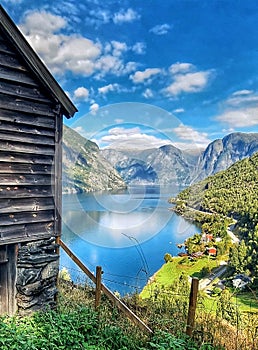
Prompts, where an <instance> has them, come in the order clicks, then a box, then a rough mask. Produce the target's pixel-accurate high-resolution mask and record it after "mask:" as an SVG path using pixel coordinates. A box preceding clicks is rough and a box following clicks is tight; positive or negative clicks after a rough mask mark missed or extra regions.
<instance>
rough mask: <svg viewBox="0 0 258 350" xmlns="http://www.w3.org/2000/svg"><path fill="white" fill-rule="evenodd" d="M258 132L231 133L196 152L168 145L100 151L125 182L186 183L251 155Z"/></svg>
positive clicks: (257, 147) (195, 180) (182, 184)
mask: <svg viewBox="0 0 258 350" xmlns="http://www.w3.org/2000/svg"><path fill="white" fill-rule="evenodd" d="M257 151H258V133H232V134H229V135H227V136H225V137H224V138H223V139H218V140H215V141H213V142H211V143H210V144H209V145H208V146H207V148H206V149H205V150H204V151H203V152H201V153H200V154H197V153H196V152H195V153H194V152H191V151H183V150H180V149H178V148H176V147H174V146H172V145H165V146H162V147H159V148H157V149H147V150H142V151H139V150H121V149H120V150H115V149H104V150H102V151H101V154H102V155H103V157H104V158H106V159H107V160H108V161H109V162H110V163H111V164H112V165H113V167H114V168H115V169H116V170H117V171H118V172H119V174H120V175H121V177H122V178H123V179H124V181H125V182H126V183H127V184H159V185H172V184H173V185H178V186H187V185H189V184H191V183H195V182H197V181H199V180H201V179H204V178H205V177H207V176H210V175H213V174H215V173H217V172H219V171H221V170H225V169H227V168H228V167H229V166H231V165H232V164H234V163H235V162H237V161H238V160H241V159H244V158H246V157H249V156H251V155H253V154H254V153H255V152H257Z"/></svg>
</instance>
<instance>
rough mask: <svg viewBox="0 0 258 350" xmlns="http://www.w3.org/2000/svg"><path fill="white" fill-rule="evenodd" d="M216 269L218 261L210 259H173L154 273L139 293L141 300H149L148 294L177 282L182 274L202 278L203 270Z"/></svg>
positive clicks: (206, 257)
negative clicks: (158, 287) (157, 288)
mask: <svg viewBox="0 0 258 350" xmlns="http://www.w3.org/2000/svg"><path fill="white" fill-rule="evenodd" d="M216 267H218V261H217V260H216V259H215V258H212V257H208V256H205V257H202V258H200V259H197V260H192V261H191V260H189V259H188V258H187V257H175V258H173V260H172V261H169V262H167V263H166V264H164V265H163V266H162V267H161V268H160V270H159V271H158V272H156V273H155V275H154V276H153V278H152V279H151V281H150V283H149V284H148V285H147V286H145V288H144V289H143V291H142V292H141V294H140V296H141V298H143V299H145V298H149V297H150V293H151V291H152V290H153V289H155V287H156V286H163V287H165V288H166V287H169V286H171V285H172V284H173V282H174V281H175V280H178V279H179V277H180V276H181V275H182V273H184V274H186V275H188V276H191V277H197V278H201V277H202V271H203V269H204V268H207V269H208V270H211V269H213V268H216Z"/></svg>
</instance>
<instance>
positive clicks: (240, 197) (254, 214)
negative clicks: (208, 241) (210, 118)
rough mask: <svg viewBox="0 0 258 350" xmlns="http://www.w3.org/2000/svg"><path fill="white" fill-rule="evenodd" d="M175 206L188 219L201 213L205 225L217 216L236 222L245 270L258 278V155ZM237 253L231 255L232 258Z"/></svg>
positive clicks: (193, 190) (188, 193) (195, 188)
mask: <svg viewBox="0 0 258 350" xmlns="http://www.w3.org/2000/svg"><path fill="white" fill-rule="evenodd" d="M174 202H175V204H176V207H175V211H177V212H178V213H180V214H183V215H186V216H187V217H189V216H190V215H189V213H193V218H194V219H195V218H196V217H197V216H200V213H201V212H202V213H206V214H205V218H202V219H201V220H200V219H199V221H201V222H202V223H204V222H205V221H206V220H207V218H208V217H214V216H217V217H219V218H220V219H221V220H224V218H225V217H229V218H232V219H234V220H236V221H237V223H236V225H235V228H234V232H235V233H236V234H237V235H238V236H239V238H240V239H242V241H243V242H242V246H243V245H245V247H242V248H241V249H242V253H243V251H244V252H245V254H244V255H245V256H244V257H242V261H244V263H245V266H244V268H243V270H245V272H248V273H251V275H252V276H256V277H257V276H258V254H257V252H258V153H256V154H255V155H253V156H252V157H250V158H246V159H244V160H241V161H239V162H236V163H235V164H233V165H232V166H231V167H230V168H229V169H227V170H225V171H222V172H219V173H217V174H215V175H213V176H210V177H208V178H206V179H205V180H203V181H201V182H199V183H197V184H195V185H192V186H190V187H189V188H187V189H185V190H184V191H182V192H181V193H180V194H179V195H178V196H177V197H176V199H175V200H174ZM193 209H195V210H193ZM211 213H212V214H219V215H211ZM240 246H241V244H239V247H240ZM234 249H237V248H236V247H234ZM236 253H239V252H237V251H235V252H234V254H232V252H231V257H232V256H233V255H234V256H235V255H236ZM242 253H241V254H242Z"/></svg>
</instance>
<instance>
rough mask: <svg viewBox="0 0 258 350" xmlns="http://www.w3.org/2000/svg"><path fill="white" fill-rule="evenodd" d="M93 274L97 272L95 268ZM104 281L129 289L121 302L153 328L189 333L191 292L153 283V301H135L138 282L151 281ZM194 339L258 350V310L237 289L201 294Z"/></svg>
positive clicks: (80, 278)
mask: <svg viewBox="0 0 258 350" xmlns="http://www.w3.org/2000/svg"><path fill="white" fill-rule="evenodd" d="M62 269H65V270H66V271H67V272H68V275H70V276H73V282H74V284H80V285H83V284H86V285H91V286H93V284H92V283H90V281H89V279H88V278H86V277H85V275H84V273H83V272H82V271H81V270H80V269H79V268H76V267H71V266H64V265H62V266H61V268H60V270H61V271H62ZM92 270H95V267H94V266H93V265H92ZM92 272H93V273H95V271H92ZM74 276H76V277H74ZM128 280H131V281H132V282H131V283H130V282H128ZM102 281H103V283H104V284H105V285H107V286H108V287H109V288H110V289H111V290H113V291H117V290H120V289H121V286H122V287H126V290H127V293H125V294H124V295H122V297H121V298H123V301H124V302H126V303H127V304H128V306H129V307H131V308H133V310H134V311H135V312H137V313H138V314H139V317H142V318H143V319H144V320H145V321H146V322H147V324H149V326H150V327H152V328H154V329H155V328H156V329H164V330H166V331H171V332H173V333H174V334H178V333H180V332H184V331H185V327H186V320H187V310H188V305H189V288H188V289H187V288H186V289H184V288H183V289H180V288H179V289H178V286H177V288H173V287H171V288H165V287H164V288H163V287H162V288H159V289H157V288H156V287H152V284H151V283H149V284H148V293H149V297H148V299H144V300H141V298H138V297H137V298H134V297H133V295H136V294H137V295H138V293H140V292H141V289H140V288H139V286H138V285H137V283H135V281H138V282H139V281H140V282H141V283H145V284H147V282H148V281H149V277H148V278H147V277H146V279H144V278H137V276H128V275H119V274H112V273H109V272H105V271H104V274H103V277H102ZM248 288H249V291H250V292H251V293H252V294H253V299H254V303H253V304H255V302H258V298H257V294H256V292H255V291H254V290H251V288H250V287H248ZM118 295H119V294H118ZM256 305H257V304H256ZM193 337H194V338H195V340H196V341H198V342H199V343H200V345H201V344H204V343H207V344H212V345H216V346H218V349H226V350H258V308H257V306H255V305H252V303H249V305H247V306H245V308H243V303H242V294H241V292H240V291H239V289H237V288H235V289H232V290H231V291H230V293H227V292H224V291H221V293H220V295H216V296H209V295H207V294H204V292H203V291H199V293H198V303H197V308H196V318H195V326H194V332H193Z"/></svg>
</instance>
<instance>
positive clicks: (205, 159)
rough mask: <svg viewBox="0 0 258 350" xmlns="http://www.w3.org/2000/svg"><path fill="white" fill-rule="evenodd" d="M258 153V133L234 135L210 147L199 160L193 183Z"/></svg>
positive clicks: (238, 133)
mask: <svg viewBox="0 0 258 350" xmlns="http://www.w3.org/2000/svg"><path fill="white" fill-rule="evenodd" d="M257 151H258V133H240V132H237V133H232V134H229V135H227V136H225V137H224V138H223V139H219V140H215V141H213V142H212V143H210V144H209V145H208V147H207V148H206V150H205V151H204V152H203V154H202V155H201V157H200V158H199V161H198V164H197V167H196V169H195V171H194V173H193V175H192V179H191V181H192V182H196V181H198V180H201V179H204V178H205V177H207V176H210V175H213V174H215V173H217V172H219V171H221V170H225V169H227V168H228V167H229V166H230V165H232V164H234V163H235V162H237V161H238V160H241V159H243V158H246V157H250V156H252V155H253V154H254V153H255V152H257Z"/></svg>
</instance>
